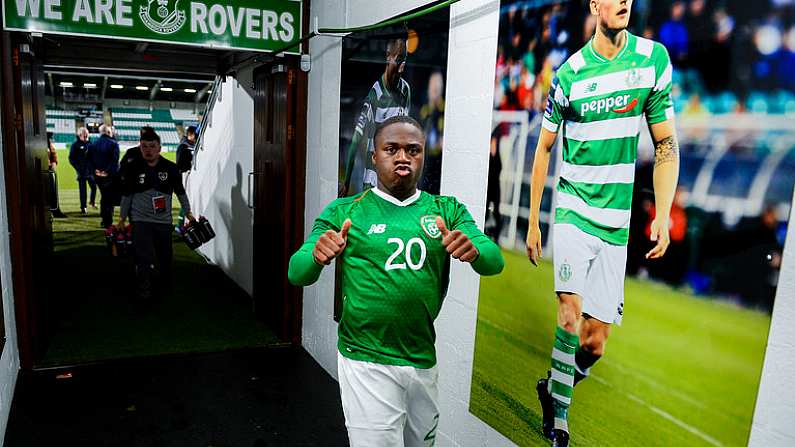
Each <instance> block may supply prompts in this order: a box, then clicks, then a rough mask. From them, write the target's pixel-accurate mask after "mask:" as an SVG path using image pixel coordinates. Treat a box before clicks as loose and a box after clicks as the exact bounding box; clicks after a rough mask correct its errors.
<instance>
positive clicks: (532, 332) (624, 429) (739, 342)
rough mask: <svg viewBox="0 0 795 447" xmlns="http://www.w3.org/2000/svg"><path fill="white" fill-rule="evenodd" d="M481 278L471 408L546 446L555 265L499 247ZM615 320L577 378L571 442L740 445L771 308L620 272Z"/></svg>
mask: <svg viewBox="0 0 795 447" xmlns="http://www.w3.org/2000/svg"><path fill="white" fill-rule="evenodd" d="M504 255H505V261H506V266H505V271H504V272H503V273H502V274H501V275H499V276H497V277H488V278H487V277H484V278H482V280H481V288H480V301H479V305H478V324H477V335H476V341H475V359H474V372H473V378H472V398H471V401H470V404H471V406H470V409H471V411H472V412H473V413H474V414H475V415H476V416H478V417H480V418H481V419H483V420H484V421H486V422H487V423H488V424H490V425H491V426H493V427H494V428H496V429H497V430H498V431H500V432H501V433H503V434H505V435H506V436H507V437H509V438H510V439H512V440H513V441H515V442H516V443H517V444H519V445H548V444H549V442H548V441H546V440H545V439H544V438H543V436H542V434H541V410H540V407H539V404H538V400H537V399H536V392H535V383H536V380H537V379H538V378H540V377H542V376H546V371H547V370H548V369H549V367H550V353H551V350H552V341H553V335H554V330H555V324H556V323H555V321H556V317H555V315H556V312H557V306H556V304H555V299H554V294H553V292H552V291H553V290H554V286H553V271H552V265H551V263H547V262H544V263H542V264H541V265H540V266H539V267H538V268H533V267H532V265H531V264H530V263H529V262H528V261H527V260H526V258H525V257H524V256H523V255H520V254H517V253H514V252H504ZM625 296H626V302H625V307H624V310H625V314H624V320H623V324H622V326H620V327H618V326H616V327H614V328H613V329H612V332H611V335H610V340H609V342H608V344H607V348H606V355H605V357H604V358H603V359H602V360H600V361H599V363H597V364H596V366H594V368H593V369H592V372H591V377H590V378H589V379H587V380H586V381H584V382H582V383H581V384H580V385H578V386H577V388H576V389H575V392H574V398H573V402H572V406H571V408H570V413H569V427H570V430H571V433H572V443H571V445H575V446H577V445H579V446H585V445H593V446H608V445H609V446H619V445H644V446H651V445H660V446H672V445H676V446H698V445H725V446H739V445H745V444H746V443H747V440H748V434H749V431H750V426H751V418H752V415H753V409H754V402H755V399H756V392H757V388H758V385H759V377H760V374H761V369H762V360H763V356H764V349H765V345H766V340H767V335H768V329H769V326H770V316H769V315H767V314H764V313H761V312H757V311H751V310H747V309H742V308H738V307H736V306H734V305H730V304H726V303H723V302H718V301H711V300H705V299H697V298H694V297H692V296H690V295H687V294H685V293H681V292H677V291H675V290H672V289H670V288H668V287H666V286H662V285H658V284H654V283H650V282H645V281H638V280H635V279H627V281H626V295H625Z"/></svg>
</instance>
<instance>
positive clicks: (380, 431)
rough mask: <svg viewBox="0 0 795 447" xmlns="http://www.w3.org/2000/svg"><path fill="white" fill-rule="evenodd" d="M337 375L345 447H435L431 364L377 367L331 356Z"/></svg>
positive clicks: (435, 413) (434, 376) (434, 380)
mask: <svg viewBox="0 0 795 447" xmlns="http://www.w3.org/2000/svg"><path fill="white" fill-rule="evenodd" d="M337 371H338V373H339V379H340V394H341V396H342V411H343V413H345V426H346V427H347V428H348V439H349V441H350V445H351V447H365V446H366V447H371V446H377V447H403V446H404V445H405V446H406V447H414V446H417V447H419V446H432V445H435V442H436V427H437V424H438V423H439V405H438V396H439V392H438V389H437V386H436V383H437V380H438V378H439V373H438V371H437V369H436V367H435V366H434V367H433V368H430V369H419V368H414V367H411V366H392V365H381V364H378V363H371V362H362V361H359V360H351V359H349V358H347V357H345V356H343V355H342V354H340V353H337Z"/></svg>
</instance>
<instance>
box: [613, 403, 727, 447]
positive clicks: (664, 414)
mask: <svg viewBox="0 0 795 447" xmlns="http://www.w3.org/2000/svg"><path fill="white" fill-rule="evenodd" d="M625 394H626V396H627V397H628V398H630V399H631V400H633V401H635V402H637V403H638V404H640V405H643V406H645V407H647V408H648V409H649V410H651V411H653V412H654V413H657V414H658V415H660V416H662V417H663V418H665V419H668V420H669V421H670V422H673V423H674V424H676V425H677V426H679V427H680V428H683V429H685V430H687V431H689V432H690V433H692V434H694V435H696V436H698V437H699V438H701V439H703V440H705V441H707V442H708V443H710V444H712V445H714V446H717V447H723V444H721V443H720V441H718V440H717V439H715V438H713V437H711V436H709V435H707V434H705V433H704V432H702V431H700V430H699V429H697V428H695V427H693V426H692V425H688V424H686V423H684V422H682V421H680V420H679V419H677V418H675V417H674V416H672V415H671V414H670V413H668V412H665V411H663V410H661V409H659V408H657V407H655V406H654V405H652V404H650V403H648V402H646V401H644V400H643V399H641V398H639V397H638V396H635V395H634V394H629V393H625Z"/></svg>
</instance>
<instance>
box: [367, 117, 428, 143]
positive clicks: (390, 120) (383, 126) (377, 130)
mask: <svg viewBox="0 0 795 447" xmlns="http://www.w3.org/2000/svg"><path fill="white" fill-rule="evenodd" d="M397 123H408V124H411V125H412V126H414V127H416V128H417V129H419V131H420V133H421V134H422V138H423V139H425V129H423V128H422V125H421V124H420V123H419V122H417V120H415V119H414V118H412V117H410V116H408V115H397V116H393V117H391V118H387V119H386V120H384V122H382V123H380V124H379V125H378V126H376V127H375V133H374V134H373V143H375V140H376V139H378V135H379V134H380V133H381V132H382V131H383V130H384V129H386V128H387V127H389V126H391V125H392V124H397Z"/></svg>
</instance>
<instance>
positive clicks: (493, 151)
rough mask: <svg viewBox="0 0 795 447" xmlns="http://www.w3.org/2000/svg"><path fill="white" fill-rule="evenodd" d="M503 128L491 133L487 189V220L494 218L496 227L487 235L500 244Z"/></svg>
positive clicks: (497, 128)
mask: <svg viewBox="0 0 795 447" xmlns="http://www.w3.org/2000/svg"><path fill="white" fill-rule="evenodd" d="M500 129H501V126H497V127H496V128H495V129H494V130H493V131H492V132H491V146H490V148H489V180H488V186H487V189H486V220H487V221H488V220H489V216H494V226H493V227H491V228H488V229H486V234H487V235H488V236H489V237H490V238H491V239H492V240H494V242H497V243H499V242H500V233H502V214H501V213H500V200H501V191H500V174H501V173H502V159H501V158H500V137H501V136H502V134H501V132H500Z"/></svg>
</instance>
